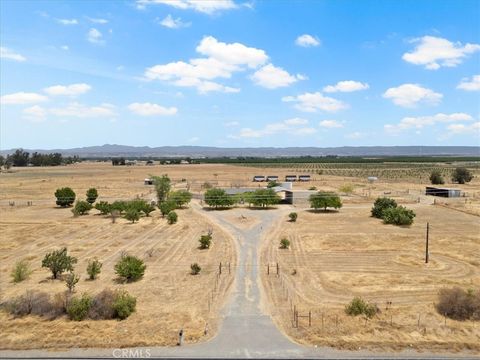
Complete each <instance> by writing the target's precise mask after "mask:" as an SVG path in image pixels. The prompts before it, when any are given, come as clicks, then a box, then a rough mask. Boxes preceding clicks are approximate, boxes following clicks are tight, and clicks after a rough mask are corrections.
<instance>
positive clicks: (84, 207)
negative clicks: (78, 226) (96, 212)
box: [72, 200, 92, 216]
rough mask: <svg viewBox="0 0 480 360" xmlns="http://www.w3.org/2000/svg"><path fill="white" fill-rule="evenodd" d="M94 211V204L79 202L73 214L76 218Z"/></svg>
mask: <svg viewBox="0 0 480 360" xmlns="http://www.w3.org/2000/svg"><path fill="white" fill-rule="evenodd" d="M91 209H92V204H90V203H89V202H87V201H83V200H79V201H77V202H76V203H75V206H74V207H73V209H72V213H73V215H75V216H78V215H86V214H88V212H89V211H90V210H91Z"/></svg>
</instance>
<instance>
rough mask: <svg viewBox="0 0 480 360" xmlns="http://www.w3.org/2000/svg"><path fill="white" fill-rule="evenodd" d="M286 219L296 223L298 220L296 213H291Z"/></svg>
mask: <svg viewBox="0 0 480 360" xmlns="http://www.w3.org/2000/svg"><path fill="white" fill-rule="evenodd" d="M288 217H289V218H290V221H291V222H296V221H297V218H298V214H297V213H296V212H291V213H290V214H288Z"/></svg>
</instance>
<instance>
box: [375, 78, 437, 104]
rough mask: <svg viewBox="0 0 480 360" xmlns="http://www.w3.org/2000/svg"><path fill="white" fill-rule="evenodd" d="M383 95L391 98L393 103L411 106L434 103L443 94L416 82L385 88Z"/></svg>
mask: <svg viewBox="0 0 480 360" xmlns="http://www.w3.org/2000/svg"><path fill="white" fill-rule="evenodd" d="M383 97H384V98H386V99H391V100H392V101H393V103H394V104H395V105H398V106H403V107H410V108H411V107H415V106H416V105H417V104H419V103H426V104H430V105H436V104H438V103H439V102H440V101H441V100H442V98H443V95H442V94H440V93H437V92H434V91H433V90H431V89H428V88H424V87H422V86H420V85H418V84H403V85H400V86H398V87H393V88H389V89H387V91H385V93H384V94H383Z"/></svg>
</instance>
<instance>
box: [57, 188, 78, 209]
mask: <svg viewBox="0 0 480 360" xmlns="http://www.w3.org/2000/svg"><path fill="white" fill-rule="evenodd" d="M55 197H56V198H57V201H56V203H57V205H58V206H61V207H67V206H71V205H72V204H73V203H74V201H75V197H76V195H75V192H74V191H73V190H72V189H71V188H69V187H64V188H60V189H57V191H55Z"/></svg>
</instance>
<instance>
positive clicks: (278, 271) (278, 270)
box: [277, 262, 280, 276]
mask: <svg viewBox="0 0 480 360" xmlns="http://www.w3.org/2000/svg"><path fill="white" fill-rule="evenodd" d="M278 274H280V267H279V266H278V262H277V276H278Z"/></svg>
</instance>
